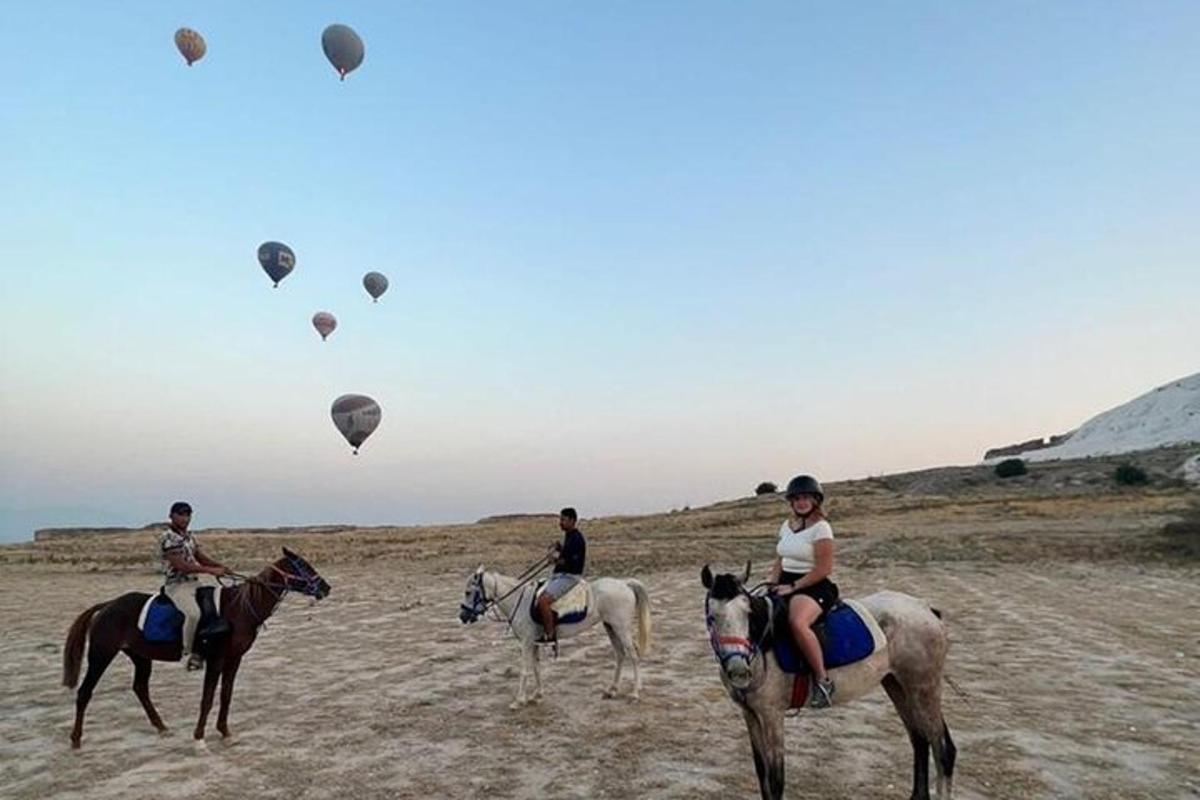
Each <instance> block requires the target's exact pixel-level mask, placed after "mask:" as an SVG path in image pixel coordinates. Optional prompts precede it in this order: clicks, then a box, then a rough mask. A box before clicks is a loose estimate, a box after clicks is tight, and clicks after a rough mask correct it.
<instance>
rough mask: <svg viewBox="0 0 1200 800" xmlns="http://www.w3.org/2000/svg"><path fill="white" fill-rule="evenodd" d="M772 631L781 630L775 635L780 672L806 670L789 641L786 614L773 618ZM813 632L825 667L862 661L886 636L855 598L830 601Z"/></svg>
mask: <svg viewBox="0 0 1200 800" xmlns="http://www.w3.org/2000/svg"><path fill="white" fill-rule="evenodd" d="M775 624H776V631H779V630H780V629H782V630H783V631H784V633H783V634H782V635H778V636H776V637H775V658H776V660H777V661H778V662H779V666H780V668H781V669H783V671H784V672H793V673H806V672H808V664H806V663H805V661H804V657H803V656H802V655H800V650H799V648H797V647H796V644H795V642H794V641H792V635H791V629H790V628H788V627H787V621H786V617H782V618H777V620H776V623H775ZM813 632H814V633H815V634H817V640H818V641H820V643H821V653H822V655H824V657H825V668H826V669H833V668H835V667H844V666H846V665H847V664H854V663H856V662H858V661H862V660H863V659H864V658H866V657H867V656H870V655H871V654H872V653H874V652H876V651H877V650H879V649H880V648H883V647H886V646H887V637H886V636H884V634H883V630H882V629H880V627H879V623H877V622H876V621H875V618H874V617H872V616H871V612H869V611H867V610H866V609H865V608H864V607H863V606H862V605H861V604H860V603H859V602H858V601H856V600H848V599H843V600H840V601H838V602H837V603H835V604H834V606H833V608H831V609H829V611H828V612H826V613H825V615H824V616H823V617H821V619H820V620H818V621H817V624H816V625H813Z"/></svg>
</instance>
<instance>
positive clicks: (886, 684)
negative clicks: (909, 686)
mask: <svg viewBox="0 0 1200 800" xmlns="http://www.w3.org/2000/svg"><path fill="white" fill-rule="evenodd" d="M883 688H884V690H885V691H886V692H887V694H888V697H890V698H891V700H892V705H894V706H895V707H896V713H898V714H899V715H900V720H901V721H902V722H903V723H904V728H905V730H907V731H908V740H909V742H911V743H912V749H913V788H912V794H911V795H909V798H910V800H929V739H927V738H926V737H925V735H924V734H923V733H922V732H921V728H920V725H918V723H917V719H916V715H915V714H914V713H913V709H912V706H911V698H910V697H909V693H908V692H906V691H905V690H904V687H903V686H902V685H901V684H900V681H898V680H897V679H896V676H894V675H886V676H884V678H883ZM939 771H940V768H939Z"/></svg>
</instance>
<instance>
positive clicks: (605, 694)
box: [600, 689, 617, 700]
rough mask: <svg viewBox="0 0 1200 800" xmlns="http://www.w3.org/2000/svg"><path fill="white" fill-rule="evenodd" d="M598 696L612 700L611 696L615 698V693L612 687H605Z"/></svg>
mask: <svg viewBox="0 0 1200 800" xmlns="http://www.w3.org/2000/svg"><path fill="white" fill-rule="evenodd" d="M600 696H601V697H603V698H604V699H605V700H612V699H613V698H615V697H616V696H617V693H616V691H614V690H613V689H605V690H604V691H603V692H601V693H600Z"/></svg>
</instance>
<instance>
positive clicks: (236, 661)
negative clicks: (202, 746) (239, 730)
mask: <svg viewBox="0 0 1200 800" xmlns="http://www.w3.org/2000/svg"><path fill="white" fill-rule="evenodd" d="M241 663H242V657H241V656H233V657H231V658H227V659H226V660H225V666H224V667H222V668H221V706H220V708H218V709H217V730H218V731H219V732H220V734H221V738H223V739H228V738H229V737H230V736H232V734H231V733H230V732H229V702H230V701H231V700H232V699H233V682H234V680H235V679H236V678H237V671H238V667H239V666H241Z"/></svg>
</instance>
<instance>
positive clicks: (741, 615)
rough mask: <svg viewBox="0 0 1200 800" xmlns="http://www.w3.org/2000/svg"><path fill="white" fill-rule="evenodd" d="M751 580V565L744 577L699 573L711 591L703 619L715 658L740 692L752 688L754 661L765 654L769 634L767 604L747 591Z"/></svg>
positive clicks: (706, 566) (731, 684)
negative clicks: (761, 654) (746, 585)
mask: <svg viewBox="0 0 1200 800" xmlns="http://www.w3.org/2000/svg"><path fill="white" fill-rule="evenodd" d="M749 577H750V562H746V571H745V572H744V573H743V574H742V576H741V577H738V576H736V575H732V574H730V573H724V574H721V575H713V573H712V570H710V569H709V568H708V565H707V564H705V565H704V569H703V570H701V571H700V582H701V583H702V584H704V588H705V589H706V590H708V594H707V595H706V596H705V598H704V617H705V624H706V625H707V627H708V639H709V643H710V644H711V645H712V649H713V654H714V655H715V656H716V657H717V661H718V662H719V663H720V665H721V674H722V675H723V676H724V678H725V679H726V680H727V681H728V682H729V685H730V686H732V687H733V688H735V689H738V690H745V689H747V688H749V686H750V680H751V677H752V669H753V664H754V659H755V658H756V657H758V655H760V653H761V652H762V647H763V644H764V639H765V636H766V632H767V619H768V616H769V611H768V609H767V601H766V600H765V599H764V598H763V597H761V596H758V595H754V594H752V593H751V592H749V591H747V590H746V588H745V584H746V581H747V580H748V579H749Z"/></svg>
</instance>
